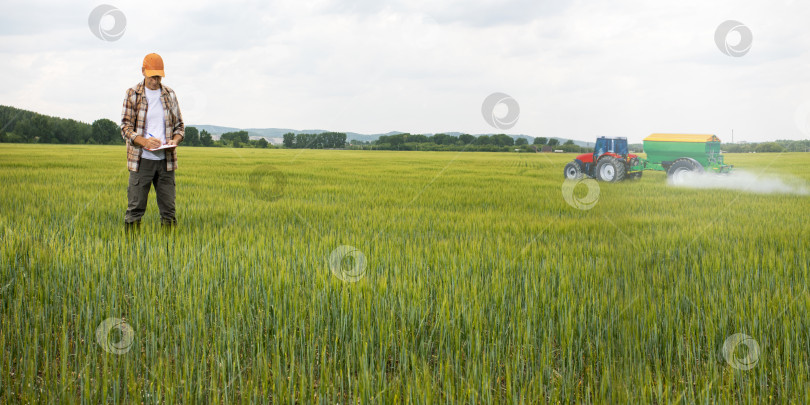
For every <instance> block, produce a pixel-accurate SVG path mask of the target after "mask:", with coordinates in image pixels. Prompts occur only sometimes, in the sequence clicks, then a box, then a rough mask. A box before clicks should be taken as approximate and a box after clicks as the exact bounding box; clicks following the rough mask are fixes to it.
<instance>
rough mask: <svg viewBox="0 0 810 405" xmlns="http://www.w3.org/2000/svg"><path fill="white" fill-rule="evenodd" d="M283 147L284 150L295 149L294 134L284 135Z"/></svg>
mask: <svg viewBox="0 0 810 405" xmlns="http://www.w3.org/2000/svg"><path fill="white" fill-rule="evenodd" d="M284 147H285V148H294V147H295V134H294V133H292V132H287V133H286V134H284Z"/></svg>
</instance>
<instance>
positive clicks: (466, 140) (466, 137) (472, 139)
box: [458, 134, 475, 145]
mask: <svg viewBox="0 0 810 405" xmlns="http://www.w3.org/2000/svg"><path fill="white" fill-rule="evenodd" d="M458 140H459V141H461V142H463V143H464V144H465V145H469V144H471V143H473V142H475V137H474V136H472V135H470V134H461V135H459V136H458Z"/></svg>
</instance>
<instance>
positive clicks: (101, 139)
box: [90, 118, 123, 145]
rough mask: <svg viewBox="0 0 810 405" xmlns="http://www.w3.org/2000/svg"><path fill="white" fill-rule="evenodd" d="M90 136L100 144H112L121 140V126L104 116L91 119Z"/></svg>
mask: <svg viewBox="0 0 810 405" xmlns="http://www.w3.org/2000/svg"><path fill="white" fill-rule="evenodd" d="M90 137H91V139H92V140H93V141H94V142H95V143H97V144H100V145H114V144H116V143H120V142H121V141H122V140H123V139H122V138H121V128H119V127H118V125H117V124H116V123H114V122H112V121H110V120H108V119H106V118H102V119H98V120H95V121H93V125H92V129H91V135H90Z"/></svg>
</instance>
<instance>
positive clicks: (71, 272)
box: [0, 144, 810, 404]
mask: <svg viewBox="0 0 810 405" xmlns="http://www.w3.org/2000/svg"><path fill="white" fill-rule="evenodd" d="M125 154H126V152H125V147H124V146H45V145H11V144H5V145H3V146H2V149H0V184H2V197H0V237H1V238H2V239H1V240H0V346H2V351H0V403H87V404H96V403H121V404H129V403H273V404H277V403H301V404H310V403H323V404H334V403H353V404H356V403H362V404H366V403H381V404H387V403H419V404H430V403H458V404H470V403H476V404H477V403H481V404H487V403H510V404H524V403H525V404H537V403H607V402H610V403H792V404H795V403H808V402H810V388H808V385H810V384H809V383H808V382H810V315H808V314H809V313H810V291H808V284H810V281H809V280H810V197H809V196H806V195H791V194H754V193H746V192H740V191H733V190H718V189H686V188H675V187H671V186H668V185H667V184H666V176H665V174H664V173H659V172H645V174H644V177H643V178H642V179H641V180H639V181H634V182H629V181H628V182H623V183H617V184H605V183H599V185H598V186H599V195H598V201H597V202H596V205H595V206H593V208H592V209H589V210H583V209H577V208H575V207H574V206H572V205H569V204H568V203H567V202H566V199H565V198H564V196H563V192H562V187H563V166H564V165H565V163H566V162H568V161H570V160H571V159H572V158H573V155H570V154H509V153H466V152H463V153H457V152H381V151H337V150H329V151H316V150H283V149H269V150H262V149H214V148H192V147H182V148H181V149H180V150H179V155H180V156H179V164H180V169H179V171H178V172H177V175H176V176H177V177H176V184H177V215H178V220H179V226H178V227H177V228H176V229H174V230H165V229H161V227H160V226H159V217H158V210H157V205H156V203H155V200H154V191H152V194H151V195H150V202H149V208H148V210H147V213H146V216H145V217H144V219H143V226H142V227H141V229H140V232H139V233H136V234H132V235H127V234H125V233H124V229H123V215H124V210H125V208H126V184H127V177H128V172H127V170H126V157H125ZM726 162H727V163H730V164H734V165H735V167H736V168H743V169H745V170H748V171H750V172H753V173H758V172H762V171H766V172H768V173H772V174H775V175H780V176H789V177H792V178H798V179H802V180H803V181H805V182H810V170H808V169H810V164H808V154H806V153H804V154H801V153H794V154H730V155H726ZM574 192H575V193H574V194H575V197H576V198H584V197H585V194H587V192H588V189H587V187H586V185H585V183H581V184H580V185H578V186H577V187H576V188H575V189H574ZM738 334H743V335H744V339H745V340H739V339H738V340H735V339H736V338H734V336H742V335H738ZM740 339H743V338H740ZM729 341H731V343H732V344H731V346H729V345H728V342H729ZM735 342H736V343H739V344H734V343H735ZM752 342H753V343H752ZM724 347H726V348H728V347H731V349H732V350H730V351H729V350H724Z"/></svg>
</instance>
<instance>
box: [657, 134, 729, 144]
mask: <svg viewBox="0 0 810 405" xmlns="http://www.w3.org/2000/svg"><path fill="white" fill-rule="evenodd" d="M644 140H645V141H654V142H720V138H718V137H717V136H716V135H712V134H650V136H648V137H646V138H644Z"/></svg>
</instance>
